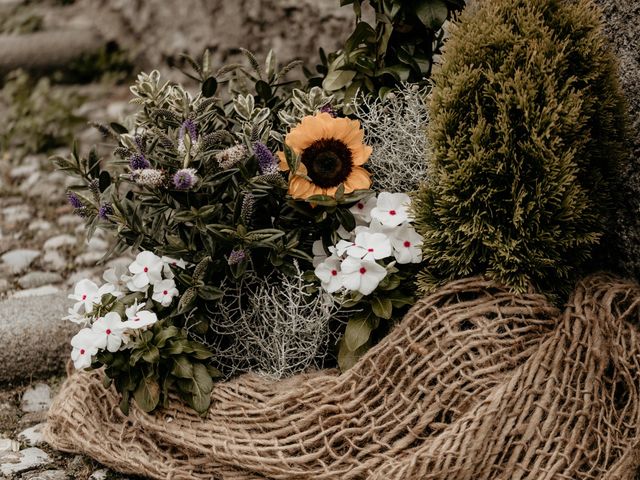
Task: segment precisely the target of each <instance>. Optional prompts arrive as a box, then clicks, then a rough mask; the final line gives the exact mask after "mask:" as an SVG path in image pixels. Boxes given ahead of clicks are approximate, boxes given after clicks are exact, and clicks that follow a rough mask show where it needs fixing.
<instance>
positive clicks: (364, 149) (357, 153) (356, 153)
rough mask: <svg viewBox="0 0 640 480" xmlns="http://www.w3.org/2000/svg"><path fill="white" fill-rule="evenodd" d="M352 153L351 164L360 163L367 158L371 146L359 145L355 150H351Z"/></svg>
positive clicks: (371, 149)
mask: <svg viewBox="0 0 640 480" xmlns="http://www.w3.org/2000/svg"><path fill="white" fill-rule="evenodd" d="M351 153H352V155H353V164H354V165H362V164H364V163H366V162H367V160H369V157H370V156H371V154H372V153H373V148H371V147H370V146H368V145H360V146H359V147H358V148H357V149H356V150H353V149H352V150H351Z"/></svg>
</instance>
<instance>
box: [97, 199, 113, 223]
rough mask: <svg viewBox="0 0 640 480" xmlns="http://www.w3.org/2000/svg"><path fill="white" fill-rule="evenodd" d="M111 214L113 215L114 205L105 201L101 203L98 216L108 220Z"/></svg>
mask: <svg viewBox="0 0 640 480" xmlns="http://www.w3.org/2000/svg"><path fill="white" fill-rule="evenodd" d="M109 215H113V207H112V206H111V204H110V203H103V204H102V205H100V208H99V209H98V216H99V217H100V218H101V219H103V220H107V219H108V218H109Z"/></svg>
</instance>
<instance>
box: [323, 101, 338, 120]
mask: <svg viewBox="0 0 640 480" xmlns="http://www.w3.org/2000/svg"><path fill="white" fill-rule="evenodd" d="M320 111H321V112H322V113H328V114H329V115H331V116H332V117H333V118H336V116H337V114H336V111H335V110H334V109H333V107H332V106H331V104H330V103H327V104H326V105H325V106H323V107H322V108H321V109H320Z"/></svg>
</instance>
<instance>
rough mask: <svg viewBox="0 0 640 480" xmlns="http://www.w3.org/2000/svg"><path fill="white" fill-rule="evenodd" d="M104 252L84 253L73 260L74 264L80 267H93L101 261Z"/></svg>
mask: <svg viewBox="0 0 640 480" xmlns="http://www.w3.org/2000/svg"><path fill="white" fill-rule="evenodd" d="M105 253H106V252H85V253H83V254H82V255H78V256H77V257H76V259H75V264H76V265H78V266H81V267H94V266H96V264H97V263H98V262H99V261H100V260H102V257H104V255H105Z"/></svg>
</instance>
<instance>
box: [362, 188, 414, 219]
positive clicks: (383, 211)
mask: <svg viewBox="0 0 640 480" xmlns="http://www.w3.org/2000/svg"><path fill="white" fill-rule="evenodd" d="M410 206H411V198H410V197H409V195H407V194H406V193H389V192H382V193H381V194H380V195H378V204H377V205H376V206H375V207H374V208H373V209H372V210H371V218H372V219H374V220H378V221H379V222H380V223H381V224H382V225H384V226H386V227H397V226H398V225H401V224H403V223H404V222H406V221H409V220H410V216H409V208H410Z"/></svg>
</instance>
